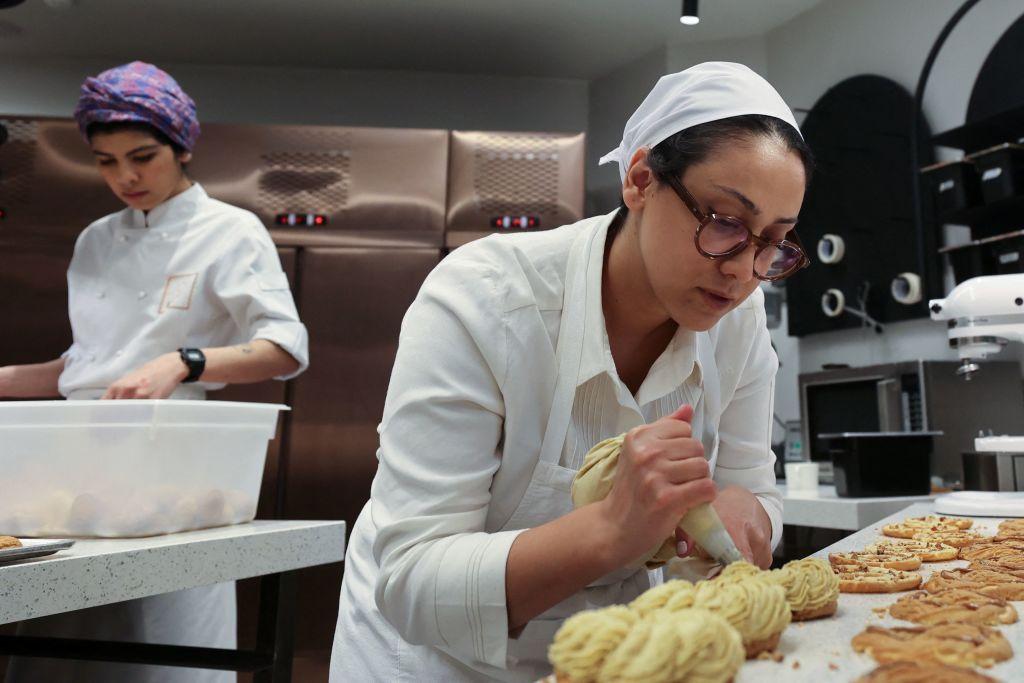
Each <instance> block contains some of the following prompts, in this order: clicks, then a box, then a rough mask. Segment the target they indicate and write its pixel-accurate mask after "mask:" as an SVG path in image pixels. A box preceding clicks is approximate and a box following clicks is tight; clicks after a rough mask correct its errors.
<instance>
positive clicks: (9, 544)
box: [0, 536, 21, 550]
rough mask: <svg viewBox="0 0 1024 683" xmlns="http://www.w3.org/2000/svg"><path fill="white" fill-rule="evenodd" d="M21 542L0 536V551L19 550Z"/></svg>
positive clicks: (11, 537)
mask: <svg viewBox="0 0 1024 683" xmlns="http://www.w3.org/2000/svg"><path fill="white" fill-rule="evenodd" d="M20 547H21V541H19V540H18V539H16V538H15V537H14V536H0V550H6V549H7V548H20Z"/></svg>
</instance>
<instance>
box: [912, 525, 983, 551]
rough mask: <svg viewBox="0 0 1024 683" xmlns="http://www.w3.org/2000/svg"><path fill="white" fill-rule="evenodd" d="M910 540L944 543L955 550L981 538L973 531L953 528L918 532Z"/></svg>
mask: <svg viewBox="0 0 1024 683" xmlns="http://www.w3.org/2000/svg"><path fill="white" fill-rule="evenodd" d="M911 538H912V539H914V540H915V541H938V542H939V543H945V544H946V545H951V546H954V547H956V548H963V547H964V546H968V545H970V544H972V543H974V542H976V541H978V540H980V539H981V538H982V537H981V536H979V535H978V534H977V533H976V532H974V531H964V530H962V529H956V528H953V529H938V530H936V529H928V530H925V531H919V532H917V533H916V534H914V535H913V536H911Z"/></svg>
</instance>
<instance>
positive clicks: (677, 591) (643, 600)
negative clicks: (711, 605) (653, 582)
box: [629, 580, 694, 616]
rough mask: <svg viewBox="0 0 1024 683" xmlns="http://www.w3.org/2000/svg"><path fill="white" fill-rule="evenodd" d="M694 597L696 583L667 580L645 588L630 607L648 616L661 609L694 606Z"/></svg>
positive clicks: (673, 609)
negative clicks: (658, 584)
mask: <svg viewBox="0 0 1024 683" xmlns="http://www.w3.org/2000/svg"><path fill="white" fill-rule="evenodd" d="M693 598H694V585H693V584H692V583H690V582H689V581H679V580H676V581H666V582H665V583H663V584H661V585H660V586H655V587H653V588H648V589H647V590H645V591H644V592H643V593H641V594H640V596H639V597H637V598H636V599H635V600H633V602H631V603H629V607H630V609H632V610H634V611H635V612H637V613H638V614H640V615H641V616H646V615H648V614H651V613H653V612H656V611H658V610H661V609H667V610H669V611H679V610H681V609H686V608H687V607H693Z"/></svg>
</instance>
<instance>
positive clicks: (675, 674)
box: [595, 609, 744, 683]
mask: <svg viewBox="0 0 1024 683" xmlns="http://www.w3.org/2000/svg"><path fill="white" fill-rule="evenodd" d="M743 659H744V657H743V644H742V641H741V639H740V634H739V633H737V631H736V629H735V628H733V627H732V626H730V625H729V623H728V622H727V621H726V620H725V619H724V618H722V617H721V616H719V615H717V614H713V613H711V612H708V611H706V610H701V609H688V610H681V611H679V612H671V613H669V612H658V613H656V614H654V615H652V616H650V617H646V618H644V619H641V620H640V621H639V622H638V623H637V625H636V626H634V627H633V629H632V631H630V634H629V636H628V637H627V638H626V639H625V640H624V641H623V642H622V644H621V645H620V646H619V647H617V648H616V649H615V650H614V651H612V652H611V653H610V654H609V655H608V657H607V658H606V659H605V662H604V666H602V667H601V671H600V673H599V674H598V675H597V677H596V679H595V681H596V683H606V682H607V683H613V682H614V683H677V682H679V683H726V682H727V681H731V680H732V679H733V677H735V675H736V672H737V671H739V668H740V667H741V666H742V665H743Z"/></svg>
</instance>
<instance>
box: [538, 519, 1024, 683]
mask: <svg viewBox="0 0 1024 683" xmlns="http://www.w3.org/2000/svg"><path fill="white" fill-rule="evenodd" d="M819 555H821V557H813V558H807V559H804V560H798V561H795V562H790V563H788V564H787V565H785V566H784V567H783V568H781V569H776V570H772V571H762V570H760V569H757V568H756V567H754V566H752V565H749V564H746V563H736V564H732V565H729V566H728V567H726V568H725V570H724V571H722V572H721V573H720V574H719V575H718V576H717V577H715V578H713V579H708V580H706V581H699V582H697V583H690V582H687V581H679V580H675V581H668V582H666V583H664V584H662V585H660V586H656V587H654V588H651V589H650V590H648V591H647V592H645V593H644V594H642V595H641V596H639V597H638V598H637V599H636V600H634V601H633V602H632V603H630V604H628V605H616V606H613V607H607V608H604V609H598V610H592V611H587V612H583V613H580V614H577V615H575V616H573V617H571V618H570V619H568V620H566V621H565V623H564V624H563V625H562V628H561V629H560V630H559V631H558V633H557V634H556V635H555V638H554V640H553V642H552V644H551V646H550V648H549V652H548V655H549V660H550V663H551V665H552V668H553V669H554V673H553V674H552V675H551V676H550V677H548V678H547V679H544V680H545V682H551V683H554V682H555V681H557V682H558V683H582V682H584V681H585V682H587V683H606V682H607V683H611V682H613V681H615V682H622V683H625V682H633V681H637V682H639V681H648V682H651V683H698V682H699V683H747V682H755V681H757V682H760V681H776V680H777V681H814V682H815V683H823V682H825V681H855V682H856V683H886V682H888V683H961V682H964V683H969V682H973V681H982V682H991V681H1024V661H1019V660H1017V661H1015V660H1014V649H1015V646H1016V647H1017V649H1018V650H1024V623H1020V622H1019V614H1018V612H1017V609H1018V607H1024V519H1017V520H1004V521H1000V520H993V519H991V518H984V519H982V518H975V519H970V518H952V517H938V516H935V515H924V516H917V517H908V518H904V519H896V520H895V521H892V519H890V520H889V522H888V523H883V524H878V525H873V526H872V527H869V528H868V529H865V530H863V531H860V532H858V533H856V534H854V535H853V536H850V537H848V538H847V539H844V540H843V541H840V542H839V543H837V544H836V545H835V546H833V547H832V549H831V552H823V553H819ZM1014 603H1022V604H1019V605H1016V606H1015V604H1014Z"/></svg>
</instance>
